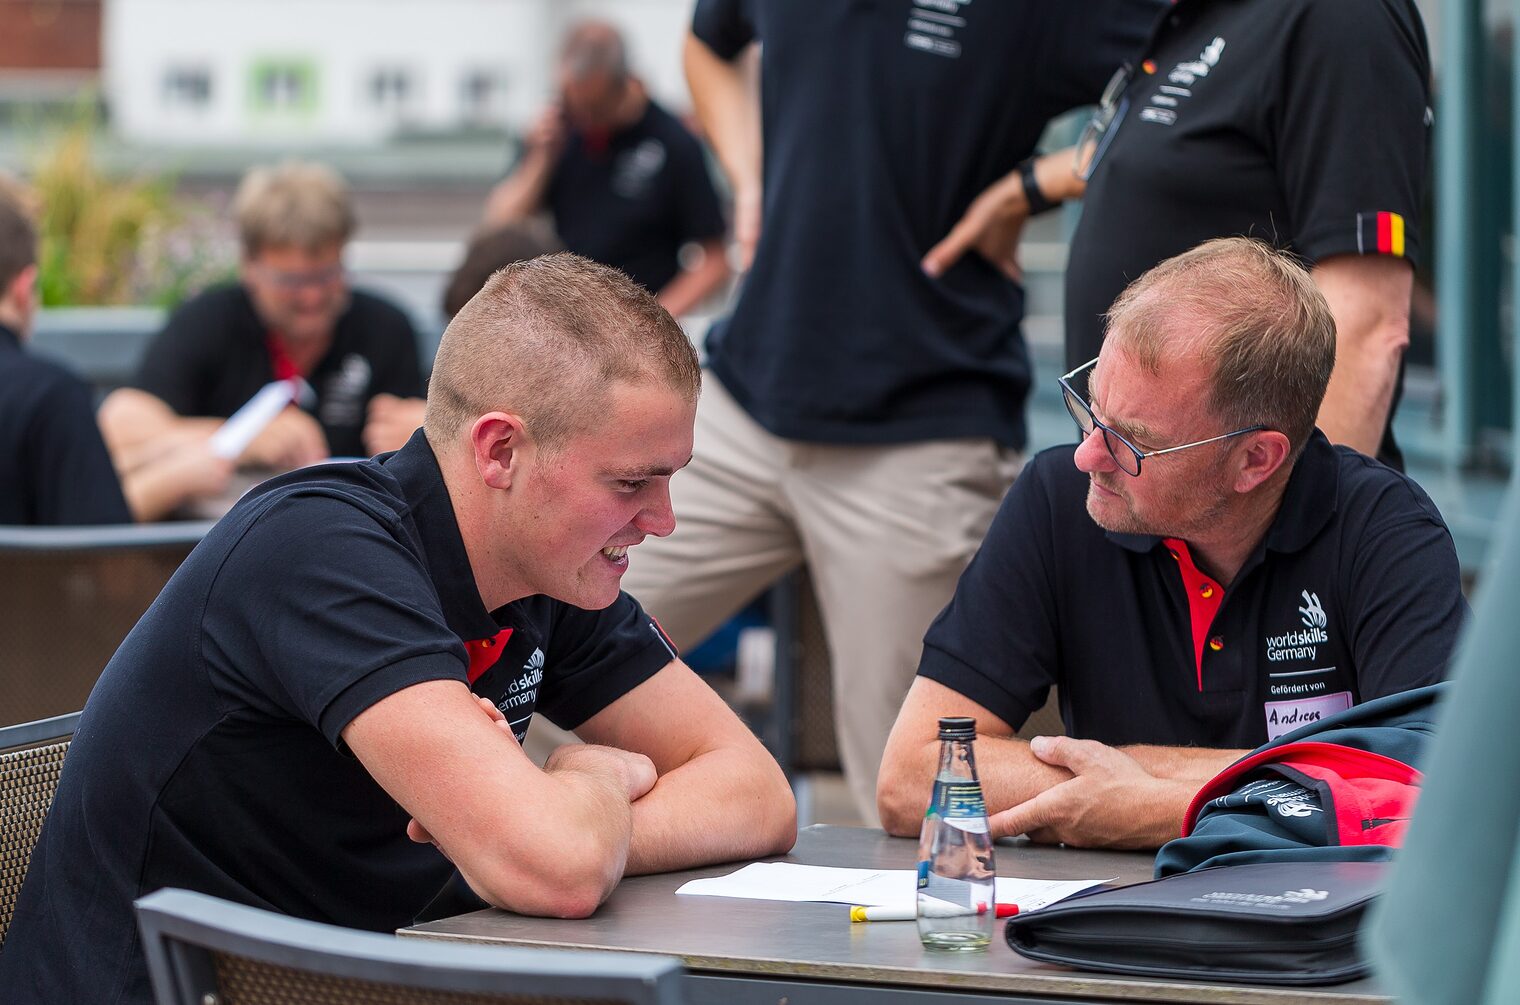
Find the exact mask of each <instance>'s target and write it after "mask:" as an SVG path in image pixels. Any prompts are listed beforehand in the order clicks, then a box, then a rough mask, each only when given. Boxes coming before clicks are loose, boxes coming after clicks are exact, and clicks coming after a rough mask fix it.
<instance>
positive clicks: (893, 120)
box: [692, 0, 1157, 447]
mask: <svg viewBox="0 0 1520 1005" xmlns="http://www.w3.org/2000/svg"><path fill="white" fill-rule="evenodd" d="M1156 6H1157V5H1156V4H1155V3H1154V2H1153V0H1085V2H1083V3H1052V2H1050V0H996V2H982V3H971V2H970V0H935V2H932V3H930V2H924V3H918V4H913V3H907V2H903V3H895V4H888V3H870V4H867V3H815V4H804V3H797V2H795V0H698V3H697V6H696V13H695V15H694V17H693V21H692V30H693V32H694V33H695V34H696V36H697V38H699V39H701V40H702V41H703V42H705V43H706V44H707V45H708V46H709V47H710V48H711V49H712V50H713V52H715V53H716V54H717V55H718V56H720V57H722V58H724V59H729V58H732V57H734V56H736V55H737V54H738V53H739V52H740V51H742V50H743V49H744V47H745V46H746V45H748V44H749V43H750V42H752V41H759V42H760V43H761V45H762V52H763V64H764V66H763V72H762V73H761V80H760V101H761V109H760V110H761V119H762V131H763V134H764V141H765V142H764V155H763V156H764V164H763V169H764V177H765V192H764V206H763V214H762V226H761V233H760V242H759V246H758V247H757V249H756V254H755V261H754V264H753V266H752V267H751V269H750V272H749V274H748V276H747V277H746V278H745V280H744V285H743V287H742V289H741V290H740V293H739V297H738V300H737V302H736V303H735V305H734V309H733V313H732V315H731V316H730V317H728V318H727V319H725V320H723V321H720V322H719V323H717V324H716V325H715V326H714V327H713V329H712V331H711V332H710V333H709V335H708V339H707V352H708V356H709V359H710V361H711V365H712V370H713V373H714V374H715V375H716V376H717V377H718V379H719V380H721V381H722V382H723V385H724V387H725V388H727V389H728V391H729V392H730V393H731V394H732V395H733V397H734V399H735V400H736V401H737V402H739V404H740V405H741V406H743V407H744V409H745V410H746V411H747V412H748V413H749V414H750V416H751V417H753V418H754V419H755V421H756V422H758V423H759V424H760V425H761V426H763V427H765V428H766V429H768V430H770V431H771V432H772V433H774V434H776V435H778V436H783V437H788V438H791V439H798V440H813V441H822V442H834V443H903V442H912V441H920V440H932V439H948V438H956V437H992V438H995V439H996V440H998V441H999V442H1001V443H1003V444H1006V445H1008V446H1012V447H1022V446H1023V444H1024V441H1025V436H1026V433H1025V425H1024V399H1025V397H1026V396H1027V394H1028V391H1029V379H1030V363H1029V354H1028V350H1027V348H1026V347H1025V344H1024V338H1023V334H1022V332H1021V331H1020V327H1019V325H1020V321H1021V320H1022V318H1023V313H1024V291H1023V289H1022V287H1020V286H1019V284H1017V283H1014V282H1011V281H1010V280H1009V279H1008V278H1007V277H1006V276H1004V275H1003V273H1002V272H1001V271H999V270H998V269H997V268H996V267H994V266H993V265H991V264H990V263H989V262H987V261H986V259H984V258H982V257H981V256H980V255H979V254H976V253H974V252H972V253H969V254H967V255H966V256H965V257H964V258H962V259H961V260H960V261H959V262H958V263H957V264H956V265H955V266H954V267H952V268H951V269H949V270H948V271H947V272H946V273H945V274H944V275H943V276H941V277H940V278H938V279H931V278H929V277H928V276H927V275H925V274H924V272H923V271H922V270H921V269H920V267H919V262H920V260H921V259H922V258H923V256H924V254H925V253H926V252H927V251H928V250H929V249H930V248H931V247H933V246H934V245H935V244H937V243H938V242H939V241H940V240H941V239H942V238H943V237H944V236H945V235H946V234H948V233H949V232H950V229H951V228H952V227H953V226H954V225H955V224H956V222H957V221H958V220H960V218H961V216H962V215H963V214H964V213H965V211H966V209H967V208H968V207H969V206H970V205H971V202H972V200H974V199H975V198H976V197H977V196H978V195H979V194H981V193H982V192H983V191H984V190H985V189H986V188H987V187H988V186H990V185H991V184H992V183H993V182H995V181H997V180H998V179H999V178H1002V177H1003V176H1004V175H1006V174H1007V173H1008V172H1009V171H1011V170H1012V169H1013V168H1014V167H1015V166H1016V165H1017V164H1018V162H1019V161H1020V160H1022V159H1023V158H1025V157H1028V156H1029V155H1030V154H1031V153H1032V152H1033V151H1034V146H1035V143H1036V141H1037V140H1038V139H1039V137H1040V133H1041V131H1042V130H1043V129H1044V128H1045V124H1046V122H1047V121H1049V120H1050V119H1051V118H1052V117H1053V116H1056V115H1058V114H1060V113H1061V112H1063V111H1065V110H1067V109H1069V108H1073V107H1075V106H1078V105H1083V104H1088V103H1091V102H1093V101H1095V100H1096V99H1097V97H1098V95H1099V93H1100V92H1101V91H1102V89H1103V85H1104V84H1105V83H1106V82H1107V81H1108V78H1109V76H1110V74H1112V72H1113V70H1114V68H1115V67H1116V66H1118V65H1119V63H1120V62H1121V61H1122V60H1123V59H1125V58H1127V57H1128V56H1130V55H1131V54H1132V53H1133V52H1134V50H1135V49H1136V48H1137V47H1138V46H1139V45H1140V43H1141V41H1142V40H1143V39H1144V37H1145V32H1146V30H1147V29H1148V28H1149V26H1150V24H1151V23H1152V22H1153V21H1154V19H1155V10H1156Z"/></svg>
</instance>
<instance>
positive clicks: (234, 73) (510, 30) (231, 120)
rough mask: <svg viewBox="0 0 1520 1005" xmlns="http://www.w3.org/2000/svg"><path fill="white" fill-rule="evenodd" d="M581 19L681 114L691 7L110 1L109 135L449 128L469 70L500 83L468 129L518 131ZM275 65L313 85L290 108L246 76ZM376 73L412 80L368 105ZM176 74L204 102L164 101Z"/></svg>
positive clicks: (362, 0) (548, 0)
mask: <svg viewBox="0 0 1520 1005" xmlns="http://www.w3.org/2000/svg"><path fill="white" fill-rule="evenodd" d="M587 16H597V17H603V18H606V19H608V20H611V21H613V22H614V23H616V24H618V25H619V27H621V28H622V29H623V30H624V31H625V32H626V33H627V35H628V39H629V48H630V52H631V58H632V60H633V64H634V67H635V69H636V70H637V71H638V72H639V73H640V75H641V76H643V77H644V78H645V80H646V81H647V82H648V83H649V84H650V87H651V90H652V91H653V93H654V94H655V96H656V97H657V98H659V99H660V100H662V101H664V102H665V103H667V104H669V105H671V106H672V107H674V108H676V109H684V108H686V107H688V106H689V104H690V101H689V98H688V96H687V93H686V85H685V81H684V79H683V77H682V74H681V66H680V45H681V39H682V37H683V35H684V33H685V31H686V26H687V23H688V18H689V17H690V0H107V3H106V7H105V23H104V30H103V40H102V42H103V63H104V66H103V71H102V76H103V79H104V87H105V91H106V97H107V99H108V101H109V103H110V107H111V111H112V114H113V121H114V123H115V126H116V128H117V129H118V130H119V131H120V132H121V133H122V135H123V136H125V137H127V138H129V139H132V140H135V141H139V142H155V143H163V144H168V145H207V144H219V143H227V144H246V143H255V144H257V143H268V144H271V145H274V144H279V145H286V146H289V145H296V146H300V145H312V146H325V145H334V144H370V143H376V142H379V141H381V140H383V139H384V138H386V137H387V136H389V135H391V134H392V133H393V132H395V131H396V129H397V128H398V127H399V126H405V127H408V128H411V129H421V130H452V129H457V128H459V127H460V126H462V125H465V124H469V121H470V118H471V116H470V115H469V110H468V107H469V106H468V105H467V103H466V102H465V100H464V98H463V97H462V90H463V87H464V81H465V78H466V77H467V76H468V75H470V74H471V73H483V74H490V75H494V76H495V77H496V78H497V79H498V80H499V81H500V88H499V90H497V91H496V92H494V98H495V100H494V101H493V102H492V104H491V106H490V108H489V109H488V110H487V112H486V113H485V114H484V116H483V118H477V120H476V124H496V125H506V126H509V127H512V128H517V129H521V128H523V127H525V126H526V125H527V124H528V123H530V122H531V121H532V119H533V117H534V116H535V115H536V114H537V111H538V109H539V108H540V107H541V106H542V104H543V102H544V101H545V100H547V99H548V98H549V97H550V95H551V91H552V86H553V82H552V70H553V63H554V56H555V53H556V50H557V48H558V43H559V39H560V36H561V34H562V33H563V31H564V29H565V27H567V26H568V25H569V24H571V23H572V22H573V21H575V20H577V19H578V18H581V17H587ZM276 63H280V64H285V63H288V64H290V65H291V66H292V67H293V68H294V70H295V76H296V77H298V78H300V79H301V80H304V81H307V82H309V83H311V84H314V91H313V92H312V93H311V95H310V97H309V99H308V100H306V101H303V102H302V103H301V107H298V108H289V109H277V110H271V109H269V108H267V107H261V102H260V100H259V97H258V94H257V93H256V92H257V88H256V87H255V84H254V81H255V78H256V75H257V74H258V73H259V72H260V67H263V68H265V70H266V71H267V70H268V69H269V68H270V67H272V66H273V65H274V64H276ZM383 69H391V70H394V71H399V72H400V73H403V74H405V75H406V77H407V78H408V80H409V82H410V86H409V90H408V93H407V97H406V101H405V102H404V103H403V104H402V105H400V106H399V107H391V108H385V107H380V106H377V104H376V100H375V97H374V95H373V93H372V86H373V85H372V78H373V76H374V75H375V74H376V73H377V72H378V71H381V70H383ZM176 70H178V71H181V72H182V75H183V74H188V75H189V76H190V77H194V76H195V75H197V74H203V75H204V79H205V80H206V81H208V82H209V95H207V96H206V99H205V100H204V102H197V101H196V100H194V99H193V98H192V99H189V100H179V101H175V100H171V97H170V95H169V88H168V85H167V80H168V78H169V76H170V74H171V73H173V72H174V71H176ZM189 90H190V91H195V90H196V86H195V85H194V83H193V82H192V83H191V85H190V86H189Z"/></svg>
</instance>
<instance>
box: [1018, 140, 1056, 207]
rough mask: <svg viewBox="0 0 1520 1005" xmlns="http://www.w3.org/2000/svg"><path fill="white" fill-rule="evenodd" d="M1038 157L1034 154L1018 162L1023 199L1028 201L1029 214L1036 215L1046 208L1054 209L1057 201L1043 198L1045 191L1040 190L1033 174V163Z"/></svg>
mask: <svg viewBox="0 0 1520 1005" xmlns="http://www.w3.org/2000/svg"><path fill="white" fill-rule="evenodd" d="M1038 159H1039V155H1038V154H1036V155H1035V156H1033V157H1030V158H1028V159H1027V160H1024V161H1023V162H1021V163H1020V164H1019V179H1020V180H1021V181H1023V183H1024V200H1025V201H1026V202H1028V203H1029V215H1030V216H1038V215H1039V214H1041V213H1043V212H1045V211H1046V210H1047V209H1055V208H1056V207H1057V206H1059V205H1060V203H1059V202H1051V201H1050V200H1049V199H1047V198H1045V193H1044V192H1041V191H1040V183H1039V181H1037V180H1036V179H1035V176H1034V164H1035V161H1037V160H1038Z"/></svg>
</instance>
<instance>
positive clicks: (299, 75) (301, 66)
mask: <svg viewBox="0 0 1520 1005" xmlns="http://www.w3.org/2000/svg"><path fill="white" fill-rule="evenodd" d="M250 90H251V93H250V98H251V100H252V104H253V107H254V109H255V110H257V111H261V112H310V111H312V110H314V109H315V108H316V103H317V69H316V66H315V65H314V64H312V63H310V62H306V61H304V60H293V59H269V60H263V61H261V62H258V63H255V64H254V66H253V79H252V87H251V89H250Z"/></svg>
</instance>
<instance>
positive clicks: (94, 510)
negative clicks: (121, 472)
mask: <svg viewBox="0 0 1520 1005" xmlns="http://www.w3.org/2000/svg"><path fill="white" fill-rule="evenodd" d="M131 522H132V514H131V513H130V512H128V510H127V503H126V500H125V499H123V498H122V495H121V484H120V483H119V482H118V481H117V480H116V469H115V468H113V467H112V466H111V456H110V454H108V453H106V445H105V443H104V442H103V441H102V440H101V438H100V429H99V427H98V426H96V425H95V402H94V400H93V397H92V395H91V394H90V388H89V386H88V385H87V384H85V382H84V381H82V380H80V379H79V378H78V377H76V376H74V375H73V374H72V373H69V372H68V371H67V370H65V369H64V368H63V367H61V366H59V365H57V364H56V363H53V362H51V361H49V360H45V359H40V358H38V357H36V356H33V355H31V354H30V353H27V352H26V351H25V350H23V349H22V347H21V339H20V337H19V336H17V335H16V333H15V332H13V331H11V330H10V329H9V328H5V327H0V524H43V525H56V524H112V523H131Z"/></svg>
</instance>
